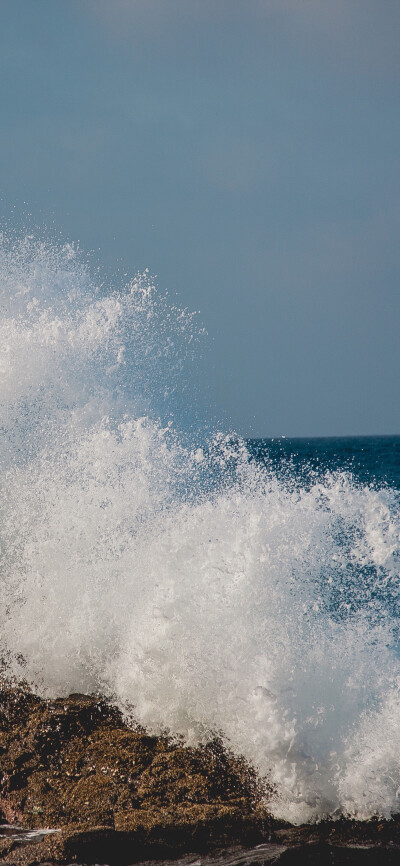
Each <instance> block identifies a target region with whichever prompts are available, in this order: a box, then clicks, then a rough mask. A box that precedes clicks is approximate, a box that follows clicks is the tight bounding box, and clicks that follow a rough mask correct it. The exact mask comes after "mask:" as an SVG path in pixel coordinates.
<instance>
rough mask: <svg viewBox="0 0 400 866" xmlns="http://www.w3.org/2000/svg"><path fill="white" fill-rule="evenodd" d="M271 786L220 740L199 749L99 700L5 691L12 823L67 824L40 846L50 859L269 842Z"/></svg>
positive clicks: (4, 759) (6, 792)
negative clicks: (149, 730)
mask: <svg viewBox="0 0 400 866" xmlns="http://www.w3.org/2000/svg"><path fill="white" fill-rule="evenodd" d="M265 792H266V786H265V785H263V784H262V783H261V782H260V780H258V779H257V777H256V775H255V773H254V772H253V771H252V770H251V768H250V767H249V766H248V765H247V764H246V762H245V761H244V760H243V759H240V758H237V757H234V756H233V755H232V754H230V753H229V752H228V751H227V750H226V749H225V748H224V747H223V745H222V742H221V741H220V740H219V739H214V740H213V741H211V742H209V743H207V745H204V746H199V747H197V748H191V747H188V746H185V745H183V743H182V742H179V741H176V740H172V739H171V738H169V737H167V736H160V737H157V736H150V735H149V734H147V733H146V732H145V731H144V730H142V729H140V728H139V727H137V726H136V727H135V726H134V725H133V724H128V723H127V722H126V721H125V720H124V719H123V717H122V715H121V713H120V712H119V710H118V709H117V708H116V707H114V706H110V705H109V704H108V703H106V702H105V701H104V700H101V699H99V698H97V697H95V696H88V695H70V696H69V697H68V698H58V699H56V700H52V701H45V700H42V699H41V698H39V697H38V696H37V695H35V694H33V693H32V692H31V691H30V690H29V689H28V688H27V687H21V686H19V687H15V686H11V685H10V684H7V683H4V684H3V688H2V689H1V690H0V809H1V811H2V814H3V819H4V820H6V821H7V822H20V823H23V824H24V826H26V827H31V828H34V827H53V828H57V829H60V830H61V833H59V834H58V835H57V837H56V836H54V837H52V838H50V837H47V838H46V839H45V840H44V842H43V843H42V842H41V843H40V846H39V847H41V848H43V853H42V854H41V857H42V858H43V855H44V850H45V849H46V851H47V849H48V851H49V853H50V851H51V852H52V854H51V859H53V860H60V861H69V862H70V861H71V860H72V859H74V858H76V857H78V858H79V859H81V860H82V859H83V861H84V862H97V863H101V862H103V863H104V862H107V863H111V862H118V863H122V862H132V861H133V860H137V859H138V858H139V857H145V856H149V855H150V854H151V855H152V856H153V855H154V856H161V855H163V856H165V855H166V854H168V852H170V853H171V852H172V853H173V854H174V855H175V854H177V853H179V852H182V851H187V850H198V851H201V850H206V849H209V848H210V846H212V845H217V844H224V843H226V842H227V841H229V842H230V843H231V842H232V841H235V840H238V841H239V840H240V841H248V842H251V841H252V842H256V841H261V840H262V839H263V838H264V835H265V832H266V831H267V830H268V828H269V827H270V826H271V825H272V822H271V820H270V819H269V816H268V813H267V810H266V807H265V805H264V796H265ZM4 845H5V847H4V846H3V847H4V852H3V859H4V857H9V855H10V851H8V850H7V844H6V843H4ZM8 845H11V842H10V840H8ZM1 856H2V853H1V851H0V857H1ZM14 856H15V855H14ZM36 856H37V855H36ZM46 856H47V855H46Z"/></svg>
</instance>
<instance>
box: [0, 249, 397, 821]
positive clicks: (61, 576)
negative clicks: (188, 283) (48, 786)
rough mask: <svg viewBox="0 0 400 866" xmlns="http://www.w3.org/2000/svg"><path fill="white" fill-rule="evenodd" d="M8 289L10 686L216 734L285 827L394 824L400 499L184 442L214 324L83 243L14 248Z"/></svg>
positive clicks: (5, 425)
mask: <svg viewBox="0 0 400 866" xmlns="http://www.w3.org/2000/svg"><path fill="white" fill-rule="evenodd" d="M0 279H1V288H0V292H1V294H0V314H1V319H0V410H1V422H0V423H1V430H2V438H1V444H0V459H1V505H0V520H1V524H0V527H1V528H0V545H1V550H0V556H1V560H0V561H1V582H2V584H1V585H2V592H1V606H0V621H1V645H2V655H3V658H4V659H5V660H6V662H7V664H8V668H9V670H10V672H14V673H15V674H16V675H17V676H21V675H23V676H25V677H26V678H27V679H28V680H29V681H31V682H32V683H34V684H35V685H36V686H37V687H38V688H39V689H40V691H41V692H42V693H43V694H46V695H56V694H67V693H69V692H72V691H89V692H90V691H101V692H103V693H105V694H107V695H109V696H113V698H114V699H115V700H117V701H118V702H119V704H120V705H121V707H123V708H124V707H127V706H131V705H132V706H133V707H134V713H135V715H136V717H137V719H138V720H139V721H140V722H141V723H142V724H145V725H146V726H148V727H149V728H151V729H152V730H154V731H159V730H161V729H166V728H167V729H169V730H170V731H172V732H175V733H181V734H183V735H184V736H185V737H186V738H187V739H188V740H189V741H196V740H199V739H204V738H206V737H207V736H209V735H210V733H212V732H213V731H219V732H222V734H223V736H224V737H225V738H226V739H227V741H228V742H229V745H230V746H231V748H233V749H234V750H236V751H238V752H241V753H243V754H245V755H246V757H247V758H248V759H249V760H250V761H252V762H253V763H254V765H255V766H256V767H257V769H258V770H259V771H260V772H261V773H262V774H269V776H270V780H271V782H272V783H273V784H274V786H275V789H276V794H275V795H274V798H273V801H272V808H273V811H274V813H275V814H276V815H277V816H279V817H283V818H287V819H290V820H293V821H303V820H309V819H313V818H318V817H322V816H324V815H339V814H341V813H342V812H344V813H346V814H351V815H356V816H359V817H362V818H366V817H369V816H371V815H373V814H375V813H379V814H382V815H389V814H390V813H391V812H392V811H397V808H398V805H397V804H398V796H399V790H400V762H399V758H398V755H399V737H400V733H399V732H400V698H399V682H400V662H399V654H398V651H397V641H398V617H397V614H398V571H399V537H400V521H399V508H398V505H399V501H398V495H397V494H396V493H395V492H394V491H392V490H389V489H384V490H377V489H372V488H370V487H363V486H361V485H357V484H355V482H354V480H353V479H352V478H351V476H350V475H348V474H345V473H342V474H336V475H335V474H326V475H325V476H321V477H319V478H317V477H316V478H315V480H314V482H313V483H310V484H304V485H303V486H301V485H300V484H299V483H295V482H294V480H293V478H290V477H289V476H286V477H278V476H277V475H276V474H274V472H273V471H272V470H271V469H270V468H268V467H266V468H261V467H260V466H259V465H256V464H255V463H254V462H252V461H251V460H250V458H249V454H248V452H247V450H246V447H245V444H244V443H243V442H240V440H238V439H237V438H235V437H232V436H224V435H222V434H221V433H216V434H214V435H210V434H204V436H203V437H202V436H201V434H200V433H199V432H197V434H196V436H192V437H191V436H190V435H189V434H185V433H184V424H183V423H182V416H184V417H185V418H186V417H187V405H186V404H187V402H188V401H190V393H191V392H190V385H189V384H188V380H187V373H186V372H185V359H186V358H187V355H188V354H189V355H191V354H192V353H193V351H194V349H193V346H194V344H195V343H196V339H197V335H198V327H197V325H196V322H195V319H194V318H193V316H192V315H191V314H189V313H185V312H183V311H180V310H178V309H177V308H176V307H174V306H173V305H170V304H169V302H168V300H166V299H165V298H163V297H160V296H159V295H158V294H157V292H156V290H155V289H154V287H153V285H152V281H151V279H150V277H149V275H148V274H144V275H141V276H138V277H136V278H135V279H134V280H132V281H131V282H129V283H128V284H127V285H126V286H125V287H123V288H122V289H121V290H119V291H117V290H116V289H113V290H112V291H110V292H106V291H105V288H104V286H102V287H101V288H100V289H98V288H96V284H95V279H94V277H91V276H90V274H89V272H88V269H87V268H86V266H85V265H84V264H83V263H82V258H81V256H80V255H78V254H77V253H76V251H75V250H74V248H73V247H72V246H69V245H66V246H63V247H61V248H60V249H57V248H56V247H55V246H52V245H51V244H46V243H39V242H36V241H34V240H32V239H29V238H28V239H26V240H24V241H22V242H20V243H19V244H14V245H13V244H11V243H9V242H7V240H6V239H3V245H2V247H1V254H0Z"/></svg>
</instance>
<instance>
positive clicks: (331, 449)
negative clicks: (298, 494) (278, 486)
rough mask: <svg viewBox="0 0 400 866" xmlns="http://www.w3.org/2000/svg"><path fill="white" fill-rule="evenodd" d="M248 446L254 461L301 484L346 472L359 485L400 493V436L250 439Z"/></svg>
mask: <svg viewBox="0 0 400 866" xmlns="http://www.w3.org/2000/svg"><path fill="white" fill-rule="evenodd" d="M247 446H248V449H249V452H250V454H251V456H252V458H253V459H254V460H256V461H259V462H260V463H263V464H265V465H268V466H272V467H273V469H274V470H275V471H276V472H277V474H280V475H286V476H288V475H289V476H290V475H292V476H294V477H295V478H296V480H297V481H298V483H300V484H309V483H312V482H313V481H315V479H316V478H317V477H318V476H319V477H323V476H324V475H325V473H327V472H328V473H337V472H346V473H349V474H350V475H351V476H352V477H353V478H354V480H355V481H356V482H357V483H359V484H365V485H370V486H373V487H374V488H379V487H389V488H393V489H396V490H399V489H400V435H399V436H341V437H323V438H322V437H321V438H310V439H305V438H301V439H300V438H296V439H286V438H284V439H282V438H280V439H248V440H247Z"/></svg>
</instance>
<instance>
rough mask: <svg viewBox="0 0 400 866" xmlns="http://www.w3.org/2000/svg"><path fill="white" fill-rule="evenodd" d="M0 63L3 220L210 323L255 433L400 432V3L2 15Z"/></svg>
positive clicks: (21, 6)
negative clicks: (81, 253)
mask: <svg viewBox="0 0 400 866" xmlns="http://www.w3.org/2000/svg"><path fill="white" fill-rule="evenodd" d="M0 46H1V51H0V64H1V65H0V94H1V114H0V123H1V131H0V165H1V176H0V210H1V215H2V217H3V218H4V217H5V218H10V215H11V218H12V220H15V221H16V222H18V220H22V219H24V218H25V215H26V212H27V211H29V213H30V214H32V220H33V221H34V222H36V223H38V224H40V225H48V226H50V229H51V231H52V232H54V231H55V232H61V235H62V236H63V237H64V238H65V239H68V240H79V241H80V244H81V246H82V247H83V248H84V249H88V250H91V249H93V250H96V251H97V250H100V252H99V254H98V256H99V260H100V261H102V262H103V263H104V264H105V266H106V267H107V268H108V269H109V270H110V271H113V270H115V269H116V268H117V267H119V268H120V269H121V270H122V271H126V272H128V273H129V274H130V275H133V274H134V273H135V272H136V271H137V270H143V269H144V268H146V267H148V268H149V269H150V271H152V272H153V273H155V274H157V281H158V284H159V286H160V289H164V288H168V289H169V290H170V292H171V293H172V294H173V293H174V292H177V293H178V297H179V301H180V303H181V304H182V305H183V306H188V307H189V308H190V309H196V310H200V311H201V320H202V323H203V324H204V326H205V327H206V329H207V331H208V333H209V344H208V348H207V351H206V356H205V361H204V364H203V369H202V373H201V376H202V380H203V384H204V387H205V388H206V385H207V386H208V392H209V397H207V399H210V401H211V402H212V403H213V408H212V410H211V409H210V412H212V413H213V414H216V415H220V416H222V417H225V418H226V423H227V424H229V425H232V426H234V427H235V428H236V429H237V430H238V431H240V432H241V433H243V434H252V435H265V436H269V435H271V436H276V435H280V434H286V435H287V436H296V435H299V436H301V435H334V434H359V433H365V434H370V433H371V434H374V433H400V400H399V390H400V389H399V381H400V285H399V246H400V243H399V227H400V189H399V155H400V154H399V150H400V148H399V140H400V136H399V133H400V104H399V103H400V99H399V95H400V88H399V78H400V76H399V73H400V2H399V0H57V2H55V0H1V3H0ZM24 203H26V204H24Z"/></svg>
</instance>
